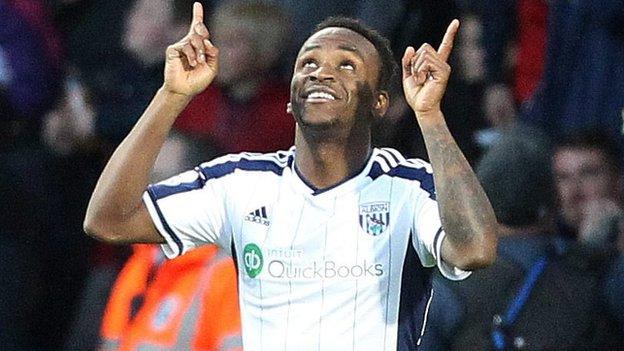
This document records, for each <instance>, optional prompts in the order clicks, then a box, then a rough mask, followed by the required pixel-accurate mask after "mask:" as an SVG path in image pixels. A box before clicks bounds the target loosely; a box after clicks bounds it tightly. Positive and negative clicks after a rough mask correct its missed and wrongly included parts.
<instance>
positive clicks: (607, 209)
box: [578, 199, 623, 247]
mask: <svg viewBox="0 0 624 351" xmlns="http://www.w3.org/2000/svg"><path fill="white" fill-rule="evenodd" d="M622 215H623V211H622V207H621V206H620V205H619V204H618V203H617V202H616V201H614V200H611V199H597V200H592V201H589V202H587V204H586V205H585V207H584V208H583V213H582V219H581V222H580V224H579V231H578V238H579V240H580V241H582V242H585V243H587V244H590V245H592V246H600V247H609V246H612V245H615V244H618V242H617V241H619V238H618V237H620V236H621V235H619V232H620V231H621V230H620V227H621V225H620V223H619V222H621V219H622Z"/></svg>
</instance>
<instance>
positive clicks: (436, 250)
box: [412, 160, 470, 280]
mask: <svg viewBox="0 0 624 351" xmlns="http://www.w3.org/2000/svg"><path fill="white" fill-rule="evenodd" d="M419 161H420V160H419ZM420 163H421V164H422V166H423V167H425V168H426V169H427V170H429V172H427V174H426V175H423V179H421V180H420V181H418V180H416V181H415V183H419V184H418V185H416V187H417V189H414V194H415V196H414V199H413V201H414V203H415V209H414V218H413V223H412V234H413V235H412V244H413V246H414V249H415V250H416V252H417V253H418V256H419V257H420V262H421V263H422V265H423V266H425V267H433V266H435V265H437V266H438V269H439V270H440V273H442V275H443V276H444V277H445V278H447V279H450V280H463V279H465V278H467V277H468V276H469V275H470V272H468V271H464V270H461V269H459V268H457V267H454V266H452V265H450V264H449V263H447V262H445V261H444V260H443V259H442V255H441V250H442V242H443V241H444V237H445V236H446V232H444V229H443V228H442V222H441V220H440V212H439V210H438V202H437V201H436V200H435V189H434V188H433V175H432V174H431V171H430V166H429V165H428V164H425V162H424V161H420ZM425 178H426V179H425Z"/></svg>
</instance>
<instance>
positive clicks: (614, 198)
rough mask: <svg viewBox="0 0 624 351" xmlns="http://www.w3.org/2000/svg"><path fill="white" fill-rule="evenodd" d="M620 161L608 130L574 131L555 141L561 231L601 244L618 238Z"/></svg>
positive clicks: (615, 145)
mask: <svg viewBox="0 0 624 351" xmlns="http://www.w3.org/2000/svg"><path fill="white" fill-rule="evenodd" d="M621 162H622V156H621V153H620V149H619V148H618V145H617V144H616V143H615V142H614V141H613V140H611V139H610V138H609V136H608V135H607V134H606V133H605V132H599V131H594V130H588V131H584V132H579V133H574V134H571V135H568V136H566V137H564V138H563V139H561V140H560V141H558V142H557V143H556V147H555V150H554V155H553V168H554V172H555V176H556V183H557V189H558V194H559V208H560V209H559V223H558V224H559V231H560V232H561V233H562V234H564V235H565V236H567V237H569V238H578V239H579V240H580V241H583V242H586V243H589V244H592V245H595V246H599V247H609V246H613V245H614V244H615V243H616V242H617V241H618V236H619V231H620V229H619V221H620V218H621V217H622V214H623V212H622V175H621V170H622V168H621Z"/></svg>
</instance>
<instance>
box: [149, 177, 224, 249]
mask: <svg viewBox="0 0 624 351" xmlns="http://www.w3.org/2000/svg"><path fill="white" fill-rule="evenodd" d="M224 183H225V179H224V178H217V179H208V178H206V176H205V175H204V173H202V170H201V168H199V167H198V168H196V169H195V170H192V171H187V172H184V173H182V174H179V175H177V176H174V177H172V178H169V179H167V180H164V181H162V182H159V183H156V184H151V185H149V186H148V188H147V190H146V191H145V193H144V194H143V201H144V202H145V205H146V207H147V209H148V211H149V214H150V216H151V218H152V221H153V222H154V225H155V227H156V229H157V230H158V232H159V233H160V235H162V237H163V238H164V239H165V243H164V244H162V249H163V251H164V253H165V255H166V256H167V257H168V258H175V257H177V256H179V255H182V254H183V253H185V252H187V251H189V250H191V249H193V248H196V247H198V246H200V245H202V244H206V243H214V244H217V245H219V246H221V247H222V248H224V249H225V250H228V251H229V246H230V241H231V236H230V235H229V234H228V233H227V231H226V230H224V228H225V225H226V206H225V188H226V187H225V184H224Z"/></svg>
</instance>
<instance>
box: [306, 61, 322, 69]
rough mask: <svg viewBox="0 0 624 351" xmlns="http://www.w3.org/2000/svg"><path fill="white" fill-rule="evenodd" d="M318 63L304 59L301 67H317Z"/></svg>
mask: <svg viewBox="0 0 624 351" xmlns="http://www.w3.org/2000/svg"><path fill="white" fill-rule="evenodd" d="M317 67H318V65H317V64H316V62H314V61H306V62H304V63H303V68H317Z"/></svg>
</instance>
